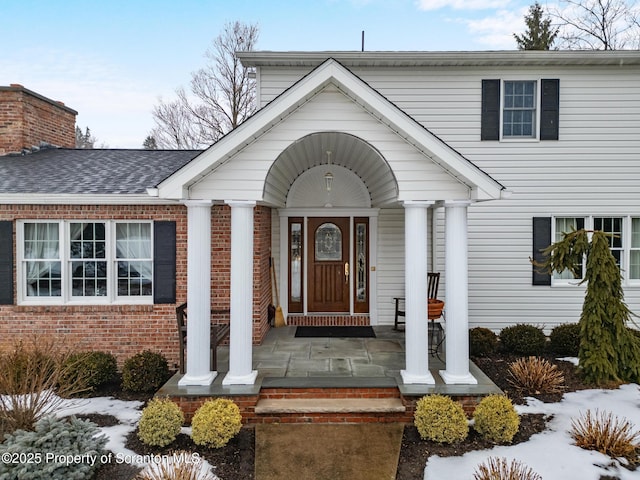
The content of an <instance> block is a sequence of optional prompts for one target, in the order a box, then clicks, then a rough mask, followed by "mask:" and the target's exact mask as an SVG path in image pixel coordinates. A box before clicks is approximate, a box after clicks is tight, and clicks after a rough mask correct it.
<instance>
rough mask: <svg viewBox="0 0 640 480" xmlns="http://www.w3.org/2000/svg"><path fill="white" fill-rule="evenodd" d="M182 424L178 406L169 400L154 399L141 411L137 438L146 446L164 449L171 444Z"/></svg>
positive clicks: (182, 415)
mask: <svg viewBox="0 0 640 480" xmlns="http://www.w3.org/2000/svg"><path fill="white" fill-rule="evenodd" d="M183 423H184V414H183V413H182V410H181V409H180V407H179V406H178V404H176V403H174V402H172V401H171V400H170V399H169V398H163V399H160V398H154V399H152V400H151V401H150V402H149V403H148V404H147V406H146V407H145V408H144V409H143V410H142V416H141V417H140V422H138V438H139V439H140V440H141V441H142V443H144V444H146V445H152V446H156V447H165V446H167V445H169V444H170V443H173V442H174V441H175V439H176V437H177V436H178V434H179V433H180V429H181V428H182V424H183Z"/></svg>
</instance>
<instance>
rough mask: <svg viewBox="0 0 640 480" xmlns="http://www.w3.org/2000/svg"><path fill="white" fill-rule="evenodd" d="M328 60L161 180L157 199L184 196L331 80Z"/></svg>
mask: <svg viewBox="0 0 640 480" xmlns="http://www.w3.org/2000/svg"><path fill="white" fill-rule="evenodd" d="M330 63H334V64H335V61H329V62H327V65H322V66H320V67H318V68H317V69H316V70H314V72H312V73H311V74H309V75H307V76H306V77H304V78H303V79H301V80H300V81H299V82H298V83H296V84H294V85H293V86H292V87H291V88H290V89H289V90H286V91H285V92H284V93H282V94H281V95H280V96H279V97H277V98H276V99H275V100H273V101H272V102H271V103H269V104H268V105H267V106H265V107H264V108H262V109H261V110H259V111H257V112H256V113H255V114H254V115H253V116H252V117H251V118H249V119H248V120H247V121H245V122H244V123H242V124H241V125H240V126H238V127H237V128H236V129H235V130H233V131H232V132H230V133H228V134H227V135H226V136H225V137H223V138H222V139H220V140H219V141H218V142H217V143H215V144H214V145H212V146H211V147H209V148H208V149H207V150H206V151H204V152H203V153H201V154H200V155H199V156H197V157H196V158H195V159H193V160H192V161H191V162H189V163H188V164H187V165H185V166H184V167H183V168H182V169H180V170H178V171H177V172H176V173H174V174H173V175H171V176H170V177H169V178H167V179H165V180H164V181H163V182H162V183H160V185H158V195H159V196H160V197H161V198H174V199H181V198H187V197H186V195H188V192H187V190H188V187H189V185H191V184H193V183H195V182H197V181H198V180H199V179H201V178H202V177H204V176H205V175H207V174H208V173H210V172H211V171H213V170H215V169H216V167H218V166H220V165H223V164H224V163H225V162H226V161H227V159H228V158H230V157H231V156H232V155H234V154H235V153H237V152H238V151H240V150H242V149H243V148H245V147H247V146H249V145H251V144H252V143H253V142H255V141H256V140H257V139H258V138H260V136H262V135H263V134H264V133H265V132H266V131H268V130H269V129H270V128H272V127H273V126H274V125H277V124H278V123H280V122H282V121H283V120H284V119H285V118H286V117H288V116H289V115H290V114H291V113H292V112H293V111H295V110H296V109H297V108H299V106H300V105H302V104H304V103H305V102H306V101H307V100H308V99H309V98H310V97H312V96H313V95H315V94H316V93H317V92H318V91H319V90H320V89H321V88H322V87H323V86H324V85H325V84H326V83H328V81H329V80H330V79H331V69H330V67H331V65H330Z"/></svg>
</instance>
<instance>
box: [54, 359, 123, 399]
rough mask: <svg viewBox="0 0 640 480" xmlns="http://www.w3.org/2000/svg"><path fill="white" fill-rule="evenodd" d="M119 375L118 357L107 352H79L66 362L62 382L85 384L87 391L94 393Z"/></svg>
mask: <svg viewBox="0 0 640 480" xmlns="http://www.w3.org/2000/svg"><path fill="white" fill-rule="evenodd" d="M117 375H118V364H117V362H116V357H115V356H114V355H113V354H111V353H107V352H99V351H91V352H78V353H74V354H72V355H70V356H69V358H68V359H67V360H66V365H65V373H64V376H63V377H62V379H61V382H63V383H64V382H69V381H71V382H73V381H76V380H78V381H80V382H83V383H84V385H85V386H86V388H87V391H89V392H94V391H95V390H96V389H98V388H100V387H101V386H103V385H106V384H108V383H110V382H112V381H113V380H115V378H116V377H117Z"/></svg>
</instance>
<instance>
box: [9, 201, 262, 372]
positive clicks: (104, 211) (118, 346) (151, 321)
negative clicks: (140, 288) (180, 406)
mask: <svg viewBox="0 0 640 480" xmlns="http://www.w3.org/2000/svg"><path fill="white" fill-rule="evenodd" d="M254 218H255V225H256V227H255V233H254V235H255V240H254V241H255V246H256V247H260V248H264V247H265V245H269V244H270V241H271V237H270V235H271V233H270V221H271V210H270V209H269V208H266V207H256V210H255V217H254ZM21 219H25V220H26V219H32V220H37V219H50V220H59V219H60V220H70V219H82V220H169V221H175V222H176V304H163V305H47V306H20V305H0V349H7V348H10V347H11V345H12V344H13V343H14V342H15V340H16V338H18V337H22V338H32V337H34V336H36V335H44V336H47V337H48V336H52V335H56V336H60V337H62V338H64V340H65V341H67V342H69V343H70V344H72V345H75V346H77V347H79V348H83V349H93V350H103V351H108V352H111V353H113V354H114V355H116V357H117V358H118V361H119V362H120V363H121V362H122V361H124V359H126V358H128V357H130V356H131V355H134V354H136V353H139V352H141V351H142V350H145V349H150V350H153V351H158V352H162V353H163V354H164V355H166V357H167V359H168V360H169V364H170V366H172V367H174V366H176V365H177V363H178V334H177V329H176V318H175V307H176V305H179V304H181V303H183V302H185V301H186V298H187V291H186V288H187V216H186V207H184V206H182V205H170V206H166V205H139V206H132V205H117V206H116V205H113V206H105V205H0V220H12V221H15V220H21ZM267 223H269V225H266V224H267ZM211 224H212V226H211V242H212V255H211V264H212V265H211V267H212V269H211V272H212V273H211V298H212V301H211V303H212V308H213V309H225V308H229V294H230V292H229V283H230V259H231V250H230V235H229V234H230V231H231V217H230V210H229V207H227V206H222V205H215V206H214V207H213V209H212V214H211ZM15 232H16V228H15V225H14V242H13V245H14V259H15V258H17V255H16V251H15V248H16V247H15V234H16V233H15ZM268 251H269V250H268V247H267V248H266V249H265V251H264V252H259V253H256V254H255V255H254V262H255V265H256V266H255V267H254V277H255V278H254V292H255V293H256V295H254V313H253V322H254V327H253V329H254V333H253V340H254V342H255V343H256V344H258V343H260V342H261V341H262V339H263V337H264V335H265V334H266V331H267V330H268V321H267V311H266V310H267V309H266V305H267V304H268V299H269V297H268V295H267V292H268V291H269V283H268V272H269V265H268V261H265V260H264V257H266V258H268V255H269V253H268ZM15 275H16V273H15V266H14V280H16V278H15ZM14 285H17V281H14ZM14 290H15V287H14ZM14 298H16V292H15V291H14ZM223 318H224V319H225V320H228V316H222V317H220V318H217V319H214V320H216V321H223Z"/></svg>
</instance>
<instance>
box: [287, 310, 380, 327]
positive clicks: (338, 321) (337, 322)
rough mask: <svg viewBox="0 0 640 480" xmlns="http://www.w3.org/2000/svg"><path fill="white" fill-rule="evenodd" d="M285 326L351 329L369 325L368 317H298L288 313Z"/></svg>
mask: <svg viewBox="0 0 640 480" xmlns="http://www.w3.org/2000/svg"><path fill="white" fill-rule="evenodd" d="M287 325H305V326H310V327H329V326H331V327H346V326H349V327H352V326H367V325H370V319H369V315H357V314H356V315H353V316H351V315H307V316H304V315H299V314H295V313H290V314H289V315H288V317H287Z"/></svg>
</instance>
